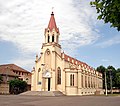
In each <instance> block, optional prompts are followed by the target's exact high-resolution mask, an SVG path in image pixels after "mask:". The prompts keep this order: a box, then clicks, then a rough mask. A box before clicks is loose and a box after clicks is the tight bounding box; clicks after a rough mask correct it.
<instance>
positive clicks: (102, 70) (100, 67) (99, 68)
mask: <svg viewBox="0 0 120 106" xmlns="http://www.w3.org/2000/svg"><path fill="white" fill-rule="evenodd" d="M96 70H97V71H98V72H100V73H102V75H103V89H105V71H106V68H105V67H104V66H102V65H101V66H99V67H97V69H96Z"/></svg>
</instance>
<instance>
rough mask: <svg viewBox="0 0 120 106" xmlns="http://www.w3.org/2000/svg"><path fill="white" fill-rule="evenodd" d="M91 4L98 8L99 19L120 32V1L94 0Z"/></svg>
mask: <svg viewBox="0 0 120 106" xmlns="http://www.w3.org/2000/svg"><path fill="white" fill-rule="evenodd" d="M90 4H91V5H92V7H96V10H97V13H98V14H99V15H98V19H100V20H101V19H102V20H104V22H105V23H111V27H116V28H117V30H118V31H120V0H94V1H92V2H90Z"/></svg>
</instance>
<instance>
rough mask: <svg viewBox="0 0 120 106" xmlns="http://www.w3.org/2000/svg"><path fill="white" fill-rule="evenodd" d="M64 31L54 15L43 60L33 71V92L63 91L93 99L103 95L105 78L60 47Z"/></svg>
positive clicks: (41, 59)
mask: <svg viewBox="0 0 120 106" xmlns="http://www.w3.org/2000/svg"><path fill="white" fill-rule="evenodd" d="M59 36H60V31H59V28H58V27H57V25H56V21H55V17H54V13H53V12H52V13H51V17H50V21H49V24H48V27H47V28H45V32H44V38H45V41H44V43H43V44H42V48H41V53H40V57H39V56H38V55H36V60H35V67H34V68H33V70H32V84H31V90H32V91H60V92H62V93H63V94H65V95H91V94H95V93H96V92H101V91H102V74H101V73H99V72H98V71H96V70H95V69H94V68H92V67H91V66H89V65H88V64H86V63H84V62H81V61H79V60H77V59H75V58H73V57H71V56H68V55H67V54H65V53H64V52H62V50H61V45H60V44H59Z"/></svg>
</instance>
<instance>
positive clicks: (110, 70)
mask: <svg viewBox="0 0 120 106" xmlns="http://www.w3.org/2000/svg"><path fill="white" fill-rule="evenodd" d="M108 71H109V73H110V92H111V94H112V93H113V92H112V75H111V72H112V69H108Z"/></svg>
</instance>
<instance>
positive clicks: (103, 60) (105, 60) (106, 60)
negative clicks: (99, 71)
mask: <svg viewBox="0 0 120 106" xmlns="http://www.w3.org/2000/svg"><path fill="white" fill-rule="evenodd" d="M101 61H102V62H109V60H108V59H102V60H101Z"/></svg>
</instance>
